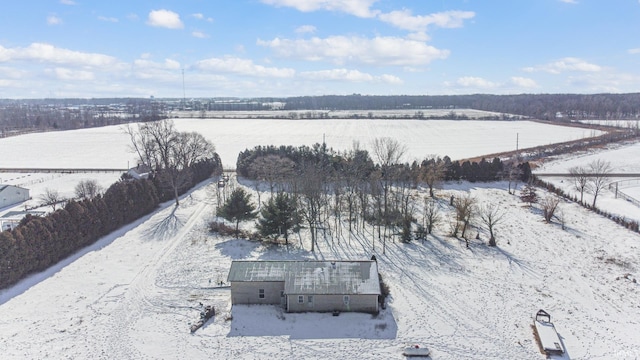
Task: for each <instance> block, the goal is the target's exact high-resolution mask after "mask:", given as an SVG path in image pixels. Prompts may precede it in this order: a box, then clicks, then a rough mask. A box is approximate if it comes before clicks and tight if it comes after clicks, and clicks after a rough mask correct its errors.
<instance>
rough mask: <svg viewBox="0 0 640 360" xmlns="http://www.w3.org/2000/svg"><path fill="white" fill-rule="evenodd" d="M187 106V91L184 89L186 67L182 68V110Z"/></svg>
mask: <svg viewBox="0 0 640 360" xmlns="http://www.w3.org/2000/svg"><path fill="white" fill-rule="evenodd" d="M186 107H187V93H186V91H185V89H184V69H182V110H184V109H185V108H186Z"/></svg>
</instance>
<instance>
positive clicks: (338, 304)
mask: <svg viewBox="0 0 640 360" xmlns="http://www.w3.org/2000/svg"><path fill="white" fill-rule="evenodd" d="M299 296H302V297H303V299H304V302H302V303H300V302H299V300H298V297H299ZM309 296H310V295H300V294H287V312H306V311H317V312H331V311H336V310H337V311H341V312H350V311H356V312H368V313H377V312H378V311H379V309H378V295H343V294H340V295H326V294H322V295H311V296H312V297H313V301H312V302H309ZM345 296H348V297H349V301H348V302H345V299H344V297H345Z"/></svg>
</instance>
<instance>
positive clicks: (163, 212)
mask: <svg viewBox="0 0 640 360" xmlns="http://www.w3.org/2000/svg"><path fill="white" fill-rule="evenodd" d="M177 124H178V122H177ZM287 124H291V123H287ZM458 124H461V123H458ZM462 124H465V127H466V123H462ZM179 126H180V125H179ZM272 126H275V125H273V123H272ZM278 126H284V125H278ZM267 128H268V127H264V128H259V130H260V131H266V130H265V129H267ZM181 129H186V127H185V128H181ZM353 129H357V130H358V131H364V130H363V129H361V128H360V127H355V126H354V128H353ZM554 129H555V128H554ZM449 130H450V129H449ZM476 130H477V129H476ZM280 131H282V132H285V133H286V132H287V131H289V129H288V127H284V128H281V129H280ZM343 131H346V129H344V128H343ZM407 131H408V130H407ZM465 131H466V129H465V128H462V129H460V130H459V131H456V134H461V133H465ZM495 131H497V130H495V129H494V132H495ZM510 131H511V130H510ZM275 132H276V131H275V130H273V129H272V130H269V133H268V134H269V135H266V136H270V135H273V134H274V133H275ZM116 133H117V131H113V132H112V133H111V134H112V136H114V135H113V134H116ZM84 134H87V133H84ZM472 134H473V133H472ZM387 136H391V134H387ZM509 136H510V133H509V134H504V136H503V137H504V138H507V137H509ZM309 138H311V137H309ZM309 138H307V139H309ZM435 138H437V136H434V139H435ZM16 139H19V137H18V138H16ZM265 139H271V138H269V137H265V138H263V140H262V141H261V142H260V144H265V142H266V140H265ZM4 140H6V139H3V140H1V141H0V147H2V146H4V145H2V142H4ZM236 140H238V139H236ZM271 140H272V141H273V143H274V144H278V142H277V139H276V140H273V139H271ZM214 142H216V141H215V139H214ZM449 142H450V143H451V142H453V143H455V141H452V140H451V138H449ZM469 143H472V141H471V140H470V141H469ZM14 144H16V143H14ZM62 144H66V143H62ZM112 144H114V145H115V144H119V143H118V142H116V141H113V142H112ZM216 144H217V145H218V147H219V150H222V146H221V145H219V143H218V142H216ZM307 144H308V143H307ZM454 145H455V144H454ZM464 145H465V142H464V141H461V143H460V147H463V146H464ZM59 146H60V145H59ZM251 146H252V145H246V146H245V145H243V146H242V148H244V147H251ZM61 147H63V146H61ZM454 147H455V146H454ZM624 148H628V149H629V150H626V151H628V153H625V156H629V157H632V156H633V157H634V158H636V159H637V158H638V155H639V154H640V146H638V145H631V146H628V147H624ZM620 149H622V148H620ZM76 150H77V152H78V153H80V152H82V151H81V150H79V149H76ZM620 151H622V150H620ZM491 152H495V151H494V150H492V151H491ZM29 153H30V152H28V151H26V150H25V152H24V154H29ZM428 153H437V152H435V151H433V152H428ZM478 154H479V153H477V152H476V153H475V154H473V155H478ZM112 156H113V157H117V156H118V155H117V152H116V151H113V152H112ZM591 156H598V157H600V158H603V159H607V160H610V161H612V163H613V162H614V160H615V159H617V158H619V157H620V156H621V155H620V154H619V153H617V152H616V150H604V151H601V152H598V153H596V154H592V155H591ZM27 158H29V157H28V156H25V159H27ZM572 159H573V158H571V159H568V160H566V161H565V160H564V159H558V160H556V162H554V163H555V164H564V163H568V164H570V163H571V161H573V160H572ZM25 161H32V163H33V164H34V165H31V166H34V167H35V166H38V167H42V166H43V164H46V163H45V162H38V161H36V160H25ZM120 161H121V160H120ZM554 163H548V164H546V165H545V166H549V169H552V166H559V167H562V166H565V165H554ZM38 164H39V165H38ZM7 166H8V165H7ZM566 166H569V165H566ZM96 167H99V166H96ZM88 176H91V175H88ZM2 177H3V180H4V177H5V175H4V174H3V175H2ZM232 181H234V179H232ZM45 183H46V182H43V183H42V184H45ZM69 183H70V184H71V181H70V182H69ZM215 184H216V183H215V179H212V180H211V181H210V182H206V183H203V184H202V185H201V186H200V187H198V188H197V189H194V190H193V191H192V192H191V193H189V194H187V195H186V196H185V197H184V199H183V200H182V201H181V205H180V207H179V208H178V209H175V212H174V208H173V206H172V204H171V203H167V204H164V205H163V206H162V207H161V208H160V209H158V210H157V211H156V212H154V213H153V214H151V215H149V216H147V217H145V218H143V219H141V220H139V221H138V222H136V223H134V224H131V225H129V226H127V227H125V228H123V229H121V230H119V231H117V232H115V233H113V234H111V235H109V236H107V237H105V238H104V239H102V240H100V241H99V242H98V243H97V244H95V245H93V246H91V247H89V248H87V249H84V250H82V251H81V252H80V253H78V254H77V255H75V256H74V257H72V258H71V259H69V260H67V261H64V262H62V263H61V264H59V265H57V266H54V267H53V268H51V269H50V270H49V271H47V272H45V273H42V274H39V275H36V276H33V277H31V278H28V279H26V280H25V281H23V282H21V283H19V284H18V285H16V286H14V287H12V288H10V289H7V290H4V291H0V349H1V350H2V355H1V357H2V358H3V359H44V358H53V359H89V358H91V359H200V358H214V359H300V358H304V359H328V358H340V359H354V358H358V359H401V358H403V356H402V355H401V352H402V349H403V348H404V347H405V346H406V345H407V344H416V343H417V344H422V345H425V346H427V347H429V348H430V349H431V350H432V356H431V358H432V359H543V358H544V356H543V355H542V354H540V352H539V351H538V348H537V345H536V343H535V341H534V336H533V332H532V329H531V324H532V316H533V315H534V314H535V312H536V311H537V310H538V309H545V310H546V311H547V312H549V313H550V314H551V316H552V321H553V322H554V323H555V325H556V328H557V330H558V332H559V333H560V336H561V338H562V341H563V342H564V345H565V347H566V349H567V350H568V356H567V357H565V358H570V359H637V358H640V338H638V335H637V334H639V333H640V305H639V304H638V302H637V299H638V296H639V295H640V294H639V293H640V288H639V287H638V284H637V281H636V279H637V278H638V276H639V271H638V269H639V268H640V251H639V250H640V235H639V234H637V233H633V232H630V231H628V230H626V229H624V228H622V227H620V226H618V225H616V224H614V223H613V222H611V221H609V220H607V219H605V218H602V217H600V216H597V215H595V214H594V213H592V212H590V211H587V210H585V209H584V208H581V207H579V206H577V205H575V204H571V203H566V202H562V203H561V205H560V212H561V214H562V215H563V218H564V220H565V226H566V229H565V230H563V229H562V228H561V226H560V224H558V223H557V222H555V223H552V224H546V223H544V221H543V218H542V215H541V213H540V210H539V209H537V208H536V207H533V208H530V207H528V206H526V205H524V204H523V203H521V202H520V201H519V199H518V197H517V196H514V195H509V194H508V193H507V191H506V186H507V185H506V184H504V183H491V184H468V183H461V184H447V185H445V187H444V189H441V190H439V191H438V196H439V198H440V199H441V206H442V210H443V211H444V212H445V213H447V214H448V213H449V209H448V205H447V203H448V199H449V197H450V196H451V195H455V196H459V195H461V194H462V193H463V192H467V191H468V192H470V193H471V195H472V196H474V197H475V198H476V199H477V201H478V202H479V203H481V204H482V203H486V202H491V203H496V204H499V205H500V207H501V209H503V211H505V212H506V215H505V217H504V219H503V222H502V223H500V224H499V225H498V226H497V232H496V235H497V241H498V247H496V248H490V247H488V246H486V244H485V243H486V241H487V238H488V234H487V232H486V230H484V229H481V228H480V229H475V228H474V229H473V230H471V234H472V236H470V238H471V239H472V240H471V246H470V248H469V249H467V248H466V247H465V244H464V241H462V240H458V239H455V238H451V237H449V236H448V235H447V234H448V232H449V224H448V221H446V220H445V221H444V222H443V223H442V224H440V225H439V226H438V228H437V229H436V231H435V233H434V235H433V236H431V237H429V239H428V240H427V241H424V242H421V241H414V242H411V243H409V244H404V243H400V242H387V244H386V251H385V253H384V254H383V253H382V244H381V243H380V242H379V240H378V239H376V238H375V237H374V236H372V235H371V234H370V233H369V232H368V231H370V229H368V231H367V232H364V233H353V234H351V235H349V233H348V232H347V231H346V230H345V231H344V232H343V233H342V236H341V237H340V238H337V237H336V238H332V237H330V236H329V234H327V235H328V236H327V237H326V238H321V239H320V240H319V243H318V247H317V249H316V251H315V252H314V253H312V252H310V251H309V250H310V248H311V246H310V243H309V240H308V237H307V236H305V235H304V233H303V236H302V238H301V239H298V238H295V239H294V241H293V243H292V245H290V246H289V248H285V247H282V246H273V245H268V244H262V243H257V242H249V241H246V240H236V239H233V238H229V237H221V236H218V235H215V234H211V233H209V232H208V231H207V224H208V223H209V222H210V221H211V220H213V219H214V216H215V215H214V212H215V208H216V205H217V204H216V200H215V199H216V196H215V191H216V186H215ZM36 185H37V184H33V186H36ZM73 185H75V184H73ZM41 186H44V185H41ZM61 186H62V185H61ZM67 186H70V187H71V185H67ZM71 188H72V187H71ZM424 194H425V193H424V192H422V193H421V194H420V196H423V195H424ZM264 197H265V195H264V194H263V200H264ZM254 199H255V194H254ZM245 226H249V224H245ZM476 233H479V235H480V239H479V240H476V239H475V234H476ZM374 239H375V240H374ZM374 247H375V248H374ZM372 254H375V255H376V257H377V259H378V262H379V267H380V271H381V273H382V275H383V277H384V279H385V281H386V282H387V283H388V284H389V285H390V290H391V296H390V298H389V299H388V303H387V308H386V309H385V310H383V311H382V312H381V313H380V314H379V315H377V316H372V315H368V314H345V313H343V314H340V316H337V317H334V316H331V315H330V314H288V313H283V312H282V310H280V309H278V308H276V307H272V306H235V307H234V308H233V309H231V308H230V305H229V301H230V299H229V290H228V288H226V287H224V286H222V287H217V286H216V284H217V283H218V282H219V281H224V280H225V279H226V276H227V272H228V269H229V266H230V264H231V261H232V260H239V259H264V260H272V259H368V258H370V256H371V255H372ZM200 303H202V304H213V305H214V306H215V307H216V310H217V314H216V316H215V317H214V318H213V319H211V320H210V321H209V322H208V323H207V324H206V325H205V326H204V327H203V328H202V329H200V330H198V331H197V332H196V333H195V334H190V332H189V324H190V323H192V322H194V321H196V320H197V319H198V314H199V311H200V310H201V306H200Z"/></svg>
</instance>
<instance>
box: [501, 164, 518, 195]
mask: <svg viewBox="0 0 640 360" xmlns="http://www.w3.org/2000/svg"><path fill="white" fill-rule="evenodd" d="M503 176H504V178H505V179H507V181H508V182H509V187H508V192H509V194H511V193H512V192H511V184H512V183H513V194H515V193H516V189H517V188H518V180H520V177H521V176H522V169H520V168H519V167H518V166H517V165H516V163H515V162H513V161H509V162H507V163H505V164H504V168H503Z"/></svg>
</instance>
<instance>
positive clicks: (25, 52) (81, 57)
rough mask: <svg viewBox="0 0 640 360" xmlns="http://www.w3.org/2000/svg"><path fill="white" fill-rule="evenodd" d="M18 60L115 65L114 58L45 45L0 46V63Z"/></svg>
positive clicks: (97, 65)
mask: <svg viewBox="0 0 640 360" xmlns="http://www.w3.org/2000/svg"><path fill="white" fill-rule="evenodd" d="M20 60H22V61H39V62H44V63H53V64H67V65H81V66H95V67H103V66H110V65H115V64H116V63H117V60H116V58H114V57H111V56H108V55H102V54H96V53H85V52H80V51H74V50H68V49H61V48H57V47H55V46H53V45H51V44H46V43H33V44H31V45H29V46H28V47H26V48H5V47H2V46H1V45H0V62H9V61H20Z"/></svg>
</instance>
